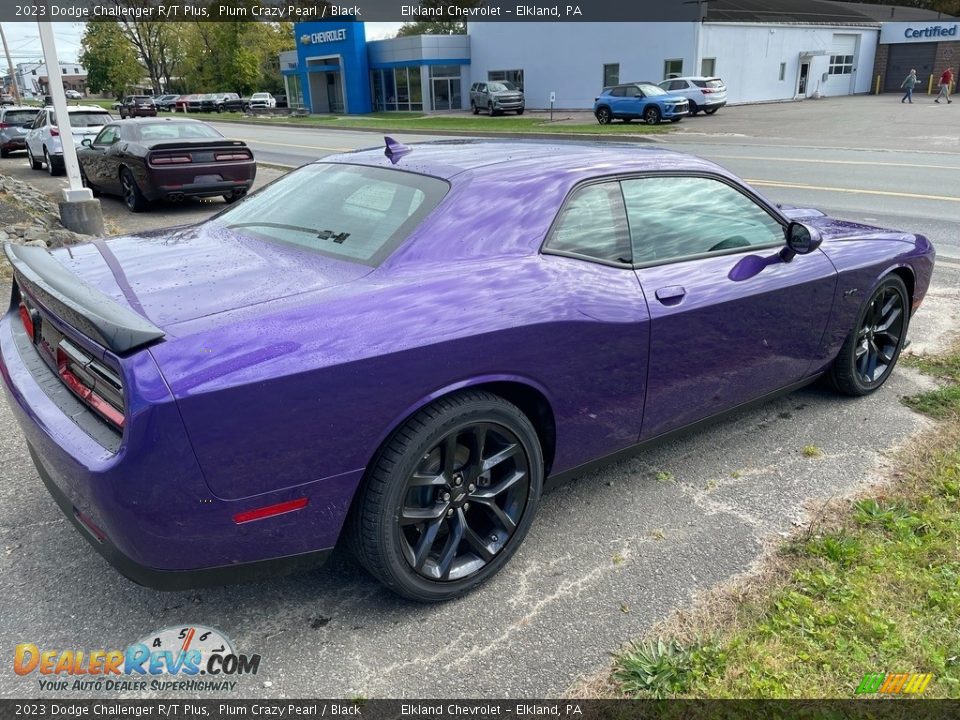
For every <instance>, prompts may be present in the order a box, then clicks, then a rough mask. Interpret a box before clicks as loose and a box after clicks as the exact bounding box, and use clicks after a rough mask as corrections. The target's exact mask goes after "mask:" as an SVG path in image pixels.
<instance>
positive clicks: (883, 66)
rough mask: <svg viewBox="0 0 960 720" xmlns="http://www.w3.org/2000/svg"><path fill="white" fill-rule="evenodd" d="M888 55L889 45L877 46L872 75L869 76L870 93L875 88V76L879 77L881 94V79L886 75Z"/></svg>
mask: <svg viewBox="0 0 960 720" xmlns="http://www.w3.org/2000/svg"><path fill="white" fill-rule="evenodd" d="M889 55H890V46H889V45H887V44H883V45H877V54H876V56H875V57H874V60H873V75H871V76H870V92H873V91H874V88H876V86H877V75H879V76H880V88H881V89H880V92H883V78H884V77H885V76H886V74H887V58H888V57H889Z"/></svg>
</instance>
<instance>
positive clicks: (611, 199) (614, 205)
mask: <svg viewBox="0 0 960 720" xmlns="http://www.w3.org/2000/svg"><path fill="white" fill-rule="evenodd" d="M546 247H547V248H548V249H550V250H558V251H562V252H569V253H576V254H577V255H585V256H587V257H591V258H597V259H598V260H609V261H612V262H630V240H629V235H628V231H627V224H626V215H625V214H624V211H623V197H622V196H621V194H620V188H619V185H618V184H617V183H616V182H607V183H602V184H597V185H588V186H586V187H584V188H581V189H579V190H577V191H576V192H575V194H574V195H573V196H572V197H571V198H570V199H569V200H568V201H567V204H566V205H565V206H564V208H563V210H561V211H560V216H559V217H558V218H557V222H556V224H555V225H554V227H553V230H552V232H551V233H550V238H549V239H548V240H547V244H546Z"/></svg>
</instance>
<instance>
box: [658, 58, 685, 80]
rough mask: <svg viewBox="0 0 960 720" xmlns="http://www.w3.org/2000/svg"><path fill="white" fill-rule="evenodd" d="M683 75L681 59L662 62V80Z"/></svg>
mask: <svg viewBox="0 0 960 720" xmlns="http://www.w3.org/2000/svg"><path fill="white" fill-rule="evenodd" d="M681 75H683V58H680V59H679V60H678V59H673V60H664V61H663V79H664V80H669V79H670V78H675V77H680V76H681Z"/></svg>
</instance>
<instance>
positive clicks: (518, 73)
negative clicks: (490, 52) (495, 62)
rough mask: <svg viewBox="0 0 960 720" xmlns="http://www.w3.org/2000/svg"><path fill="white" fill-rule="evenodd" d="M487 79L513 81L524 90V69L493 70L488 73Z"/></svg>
mask: <svg viewBox="0 0 960 720" xmlns="http://www.w3.org/2000/svg"><path fill="white" fill-rule="evenodd" d="M487 80H491V81H492V80H496V81H498V82H508V83H513V84H514V85H516V86H517V87H518V88H520V89H521V90H523V70H491V71H490V72H488V73H487Z"/></svg>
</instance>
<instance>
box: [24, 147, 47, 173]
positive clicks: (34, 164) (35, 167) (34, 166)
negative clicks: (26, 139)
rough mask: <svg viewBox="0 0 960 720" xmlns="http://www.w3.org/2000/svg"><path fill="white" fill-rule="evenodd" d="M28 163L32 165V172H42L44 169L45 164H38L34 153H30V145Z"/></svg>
mask: <svg viewBox="0 0 960 720" xmlns="http://www.w3.org/2000/svg"><path fill="white" fill-rule="evenodd" d="M27 162H28V163H30V169H31V170H40V169H42V168H43V163H42V162H38V161H37V160H35V159H34V157H33V153H32V152H30V146H29V145H27Z"/></svg>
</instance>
